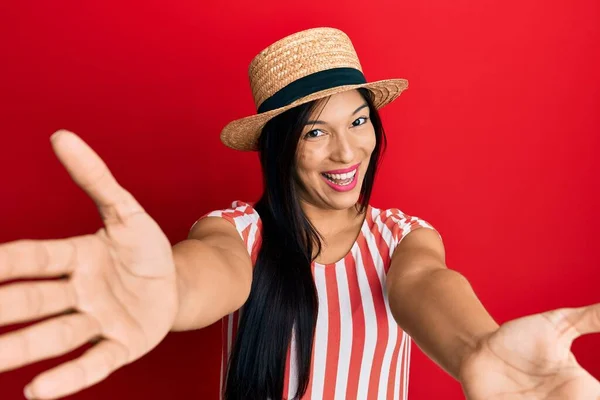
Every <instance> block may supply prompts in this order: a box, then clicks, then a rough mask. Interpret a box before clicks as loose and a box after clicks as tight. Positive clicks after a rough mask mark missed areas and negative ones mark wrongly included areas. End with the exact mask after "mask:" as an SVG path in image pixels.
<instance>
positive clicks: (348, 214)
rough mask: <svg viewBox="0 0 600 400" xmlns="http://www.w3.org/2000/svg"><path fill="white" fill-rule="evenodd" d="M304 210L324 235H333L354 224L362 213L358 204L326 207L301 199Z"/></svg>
mask: <svg viewBox="0 0 600 400" xmlns="http://www.w3.org/2000/svg"><path fill="white" fill-rule="evenodd" d="M300 206H301V207H302V211H304V214H305V215H306V217H307V218H308V220H309V221H310V222H311V224H312V225H313V226H314V227H315V229H316V230H317V231H318V232H319V233H320V234H321V235H322V236H323V237H326V238H327V237H331V236H333V235H335V234H337V233H339V232H342V231H344V230H346V229H348V227H349V226H352V225H353V224H354V223H355V222H356V220H357V218H360V215H359V213H358V210H357V208H358V207H357V206H352V207H350V208H347V209H342V210H336V209H326V208H322V207H319V206H316V205H314V204H312V203H309V202H306V201H304V200H300Z"/></svg>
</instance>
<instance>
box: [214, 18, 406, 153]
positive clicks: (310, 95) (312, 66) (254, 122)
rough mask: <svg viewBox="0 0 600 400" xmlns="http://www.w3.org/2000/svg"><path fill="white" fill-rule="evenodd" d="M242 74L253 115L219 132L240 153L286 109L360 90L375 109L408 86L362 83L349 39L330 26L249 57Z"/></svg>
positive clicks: (401, 82) (252, 145)
mask: <svg viewBox="0 0 600 400" xmlns="http://www.w3.org/2000/svg"><path fill="white" fill-rule="evenodd" d="M248 76H249V78H250V86H251V88H252V95H253V96H254V103H255V105H256V109H257V114H255V115H251V116H248V117H245V118H241V119H237V120H235V121H232V122H230V123H229V124H227V125H226V126H225V128H223V130H222V131H221V141H222V142H223V143H224V144H225V145H226V146H228V147H230V148H232V149H235V150H242V151H256V150H257V139H258V137H259V136H260V133H261V130H262V128H263V126H264V125H265V124H266V123H267V122H268V121H269V120H270V119H271V118H273V117H275V116H277V115H279V114H281V113H283V112H284V111H286V110H289V109H290V108H292V107H295V106H298V105H300V104H304V103H308V102H310V101H313V100H317V99H320V98H323V97H327V96H331V95H333V94H336V93H340V92H343V91H346V90H352V89H358V88H366V89H368V90H369V91H371V92H372V94H373V100H374V103H375V107H376V108H378V109H379V108H381V107H383V106H385V105H386V104H389V103H390V102H392V101H394V100H395V99H396V98H397V97H398V96H399V95H400V93H402V91H403V90H405V89H406V88H407V87H408V81H407V80H406V79H386V80H381V81H375V82H367V81H366V79H365V76H364V75H363V72H362V67H361V65H360V62H359V60H358V56H357V54H356V51H355V50H354V46H353V45H352V42H351V41H350V38H349V37H348V36H347V35H346V34H345V33H344V32H342V31H340V30H338V29H334V28H313V29H308V30H304V31H301V32H297V33H294V34H292V35H290V36H287V37H284V38H283V39H280V40H278V41H277V42H275V43H273V44H271V45H270V46H268V47H267V48H265V49H264V50H263V51H261V52H260V53H259V54H258V55H256V56H255V57H254V59H253V60H252V62H251V63H250V66H249V67H248Z"/></svg>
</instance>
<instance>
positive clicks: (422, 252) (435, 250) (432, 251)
mask: <svg viewBox="0 0 600 400" xmlns="http://www.w3.org/2000/svg"><path fill="white" fill-rule="evenodd" d="M441 268H447V266H446V250H445V248H444V243H443V242H442V239H441V238H440V236H439V234H438V232H437V231H435V230H434V229H429V228H420V229H415V230H414V231H412V232H410V233H409V234H408V235H406V237H404V239H402V240H401V241H400V243H399V244H398V246H397V247H396V249H395V250H394V254H393V256H392V262H391V265H390V269H389V271H388V277H391V278H397V277H398V276H406V274H412V273H415V272H422V271H426V270H432V269H441Z"/></svg>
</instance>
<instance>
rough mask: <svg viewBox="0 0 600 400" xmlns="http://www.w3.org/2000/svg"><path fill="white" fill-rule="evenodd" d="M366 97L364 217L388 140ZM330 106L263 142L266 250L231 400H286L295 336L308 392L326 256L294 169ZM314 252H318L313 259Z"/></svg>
mask: <svg viewBox="0 0 600 400" xmlns="http://www.w3.org/2000/svg"><path fill="white" fill-rule="evenodd" d="M359 92H360V94H361V95H362V97H363V98H364V99H365V100H366V102H367V104H368V106H369V109H370V119H371V122H372V123H373V127H374V128H375V135H376V145H375V149H374V150H373V153H372V155H371V159H370V161H369V166H368V168H367V172H366V174H365V177H364V181H363V185H362V188H361V192H360V198H359V204H360V207H359V209H358V211H359V212H361V213H362V212H364V210H365V209H366V207H367V205H368V203H369V199H370V197H371V191H372V189H373V182H374V179H375V171H376V169H377V165H378V164H379V161H380V158H381V155H382V154H383V151H384V149H385V146H386V139H385V133H384V131H383V127H382V124H381V119H380V117H379V114H378V112H377V109H376V108H375V106H374V105H373V101H372V99H371V95H370V92H369V91H367V90H365V89H359ZM323 101H325V100H317V101H314V102H311V103H307V104H303V105H300V106H297V107H294V108H292V109H290V110H288V111H286V112H285V113H283V114H280V115H279V116H277V117H275V118H273V119H272V120H270V121H269V122H268V123H267V124H266V125H265V127H264V128H263V130H262V133H261V136H260V139H259V155H260V161H261V166H262V171H263V183H264V192H263V195H262V197H261V198H260V200H259V201H258V202H257V203H256V204H255V206H254V207H255V209H256V210H257V212H258V214H259V215H260V218H261V221H262V245H261V248H260V251H259V252H258V257H257V260H256V264H255V266H254V275H253V280H252V288H251V291H250V296H249V297H248V300H247V301H246V303H245V304H244V306H243V309H242V310H241V317H240V321H239V326H238V331H237V334H236V339H235V343H234V346H233V349H232V351H231V355H230V359H229V363H228V364H229V368H228V373H227V378H226V380H225V399H227V400H242V399H244V400H245V399H267V398H268V399H272V400H276V399H281V398H282V396H283V388H284V373H285V363H286V356H287V350H288V346H289V345H290V341H291V335H292V329H295V338H296V343H297V354H296V357H297V360H298V392H297V394H296V397H295V398H300V397H302V395H303V394H304V392H305V391H306V389H307V386H308V381H309V376H310V365H311V354H312V346H313V335H314V331H315V327H316V323H317V311H318V299H317V292H316V288H315V284H314V281H313V277H312V272H311V262H312V261H313V260H314V259H315V258H316V257H317V256H318V254H319V253H320V252H321V240H320V236H319V233H318V232H317V231H316V229H315V228H314V226H313V225H312V224H311V223H310V221H309V220H308V218H307V217H306V216H305V214H304V212H303V211H302V208H301V207H300V202H299V200H298V195H297V190H296V183H295V170H296V151H297V149H298V143H299V141H300V135H301V133H302V131H303V128H304V126H305V124H306V122H307V121H308V118H309V116H310V115H311V113H312V111H313V110H315V108H316V107H317V106H318V105H320V104H322V102H323ZM314 245H316V246H317V247H316V249H317V252H316V255H315V256H314V257H313V256H312V255H313V250H314V249H315V247H314Z"/></svg>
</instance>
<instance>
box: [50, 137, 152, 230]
mask: <svg viewBox="0 0 600 400" xmlns="http://www.w3.org/2000/svg"><path fill="white" fill-rule="evenodd" d="M50 141H51V144H52V149H53V150H54V153H55V154H56V156H57V157H58V159H59V161H60V162H61V163H62V165H63V166H64V167H65V169H66V170H67V172H68V173H69V175H70V176H71V179H73V181H74V182H75V183H76V184H77V185H78V186H79V187H80V188H81V189H83V191H84V192H85V193H87V195H88V196H89V197H91V199H92V200H93V201H94V202H95V203H96V205H97V207H98V210H99V211H100V215H101V216H102V219H103V220H104V223H105V224H111V223H122V222H123V221H124V220H125V219H126V218H127V217H129V216H131V215H132V214H136V213H139V212H144V209H143V208H142V206H141V205H140V204H139V203H138V202H137V201H136V200H135V198H134V197H133V196H132V195H131V194H130V193H129V192H127V191H126V190H125V189H124V188H123V187H121V186H120V185H119V184H118V182H117V181H116V179H115V178H114V177H113V175H112V174H111V172H110V171H109V169H108V167H107V166H106V164H105V163H104V161H103V160H102V159H101V158H100V156H98V154H96V152H95V151H94V150H92V148H91V147H90V146H88V145H87V144H86V143H85V142H84V141H83V140H82V139H81V138H80V137H79V136H77V135H76V134H75V133H73V132H70V131H67V130H64V129H61V130H59V131H56V132H55V133H54V134H53V135H52V136H51V138H50Z"/></svg>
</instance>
